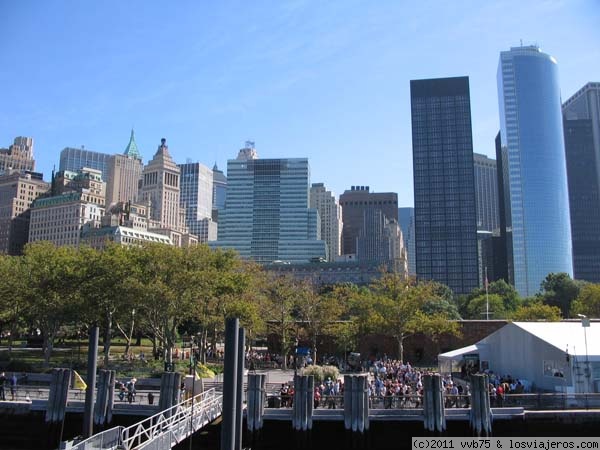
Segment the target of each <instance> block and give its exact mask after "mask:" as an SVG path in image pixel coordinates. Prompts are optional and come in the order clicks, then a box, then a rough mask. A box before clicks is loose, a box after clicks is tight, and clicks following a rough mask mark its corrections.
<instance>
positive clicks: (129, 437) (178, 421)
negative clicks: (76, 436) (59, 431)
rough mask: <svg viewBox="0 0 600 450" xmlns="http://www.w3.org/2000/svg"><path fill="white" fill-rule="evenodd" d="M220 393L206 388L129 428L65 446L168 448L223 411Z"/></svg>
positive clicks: (103, 449) (124, 449)
mask: <svg viewBox="0 0 600 450" xmlns="http://www.w3.org/2000/svg"><path fill="white" fill-rule="evenodd" d="M222 403H223V395H222V394H221V393H217V392H216V391H215V389H209V390H207V391H204V392H203V393H201V394H198V395H197V396H195V397H194V398H190V399H188V400H185V401H183V402H181V403H179V404H177V405H175V406H172V407H171V408H168V409H165V410H164V411H161V412H159V413H158V414H155V415H153V416H151V417H148V418H146V419H144V420H142V421H140V422H138V423H136V424H134V425H131V426H130V427H127V428H125V427H115V428H111V429H109V430H106V431H103V432H102V433H98V434H95V435H94V436H91V437H90V438H88V439H86V440H85V441H81V442H79V443H78V444H76V445H74V446H72V447H67V448H70V449H73V450H91V449H95V450H134V449H135V450H141V449H144V450H167V449H170V448H172V447H174V446H175V445H177V444H178V443H180V442H181V441H183V440H184V439H186V438H187V437H189V436H190V435H192V434H193V433H195V432H196V431H198V430H199V429H201V428H202V427H204V426H206V425H207V424H209V423H210V422H212V421H213V420H215V419H216V418H217V417H219V416H220V415H221V412H222Z"/></svg>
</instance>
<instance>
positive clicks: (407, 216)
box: [398, 207, 417, 276]
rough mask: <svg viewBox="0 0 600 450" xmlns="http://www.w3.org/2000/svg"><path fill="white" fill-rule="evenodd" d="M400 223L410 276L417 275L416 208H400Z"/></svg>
mask: <svg viewBox="0 0 600 450" xmlns="http://www.w3.org/2000/svg"><path fill="white" fill-rule="evenodd" d="M398 223H399V224H400V228H401V229H402V236H403V238H404V248H405V251H406V262H407V265H408V274H409V275H411V276H415V275H416V274H417V272H416V267H415V208H412V207H403V208H398Z"/></svg>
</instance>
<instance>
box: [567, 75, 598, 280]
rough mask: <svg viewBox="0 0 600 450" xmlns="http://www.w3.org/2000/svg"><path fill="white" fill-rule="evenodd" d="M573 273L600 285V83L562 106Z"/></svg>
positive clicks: (587, 85)
mask: <svg viewBox="0 0 600 450" xmlns="http://www.w3.org/2000/svg"><path fill="white" fill-rule="evenodd" d="M563 123H564V133H565V151H566V157H567V173H568V182H569V205H570V210H571V233H572V242H573V271H574V276H575V278H577V279H580V280H586V281H590V282H593V283H600V83H588V84H586V85H585V86H584V87H583V88H581V89H580V90H579V91H577V92H576V93H575V94H574V95H573V96H572V97H571V98H570V99H568V100H567V101H566V102H565V103H564V105H563Z"/></svg>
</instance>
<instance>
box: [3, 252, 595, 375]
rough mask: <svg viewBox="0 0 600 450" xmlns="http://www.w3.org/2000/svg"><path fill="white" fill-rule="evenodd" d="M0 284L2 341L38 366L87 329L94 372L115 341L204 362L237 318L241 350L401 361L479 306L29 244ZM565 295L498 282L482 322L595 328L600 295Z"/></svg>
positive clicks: (403, 285)
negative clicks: (362, 350) (64, 337)
mask: <svg viewBox="0 0 600 450" xmlns="http://www.w3.org/2000/svg"><path fill="white" fill-rule="evenodd" d="M0 280H1V281H0V283H2V286H1V289H0V334H1V333H3V332H6V331H10V337H9V340H12V338H13V336H16V335H17V334H19V332H22V331H26V332H28V333H31V332H32V331H35V332H39V334H40V335H41V338H42V340H43V352H44V360H45V364H46V365H48V364H49V362H50V358H51V355H52V351H53V347H54V345H55V341H56V339H57V337H58V336H59V335H60V334H61V333H64V331H65V330H69V329H70V330H83V331H85V330H87V327H89V326H90V325H91V324H98V325H99V326H100V327H101V329H102V336H103V339H102V341H103V354H104V361H105V364H108V362H109V357H110V349H111V341H112V338H113V336H117V335H119V336H121V337H123V338H124V339H125V342H126V348H125V353H128V352H129V348H130V346H131V343H132V339H133V338H134V336H146V337H148V338H149V339H151V341H152V344H153V347H154V350H155V352H156V351H157V350H158V349H163V354H162V356H163V357H164V358H165V359H166V360H167V361H171V360H172V351H173V348H174V347H175V343H176V341H177V339H178V336H179V335H181V334H183V333H187V334H193V335H194V336H197V338H198V341H199V345H200V347H201V349H202V352H201V354H202V355H204V354H205V350H206V349H207V348H209V346H213V348H214V346H215V344H216V342H217V340H218V339H219V338H220V337H221V335H222V333H223V330H224V323H225V319H226V318H228V317H239V318H240V320H241V323H242V325H243V326H244V327H245V328H246V330H247V332H248V335H249V337H250V338H251V339H253V338H256V337H260V336H265V335H266V334H268V333H273V334H275V335H277V337H278V340H279V342H280V345H281V347H280V349H279V351H280V352H281V354H282V355H286V354H288V353H289V351H290V350H291V349H292V348H293V346H294V341H295V339H296V337H297V336H298V335H299V333H300V334H301V336H302V338H303V339H306V340H309V341H310V342H311V343H312V347H313V349H316V342H317V337H318V336H320V335H324V334H328V335H331V336H334V337H335V339H336V342H337V343H338V345H339V347H340V348H341V349H344V348H345V349H348V350H352V349H353V348H356V347H357V345H358V340H359V339H360V337H361V336H364V335H366V334H368V333H378V334H382V335H387V336H390V337H393V338H394V339H395V340H396V342H397V345H398V350H397V351H398V355H399V357H400V358H402V357H403V342H404V339H406V337H408V336H409V335H411V334H413V333H417V332H423V333H426V334H427V335H428V336H429V337H430V338H431V339H433V341H434V342H436V341H437V340H438V339H439V338H440V336H441V335H442V334H444V333H449V334H454V335H457V334H458V333H459V328H458V324H457V323H456V322H453V321H452V320H453V319H460V318H461V317H464V318H477V319H481V318H483V317H484V316H482V314H481V313H482V312H484V311H485V302H486V295H485V292H484V291H482V290H476V291H474V292H473V293H472V294H471V295H469V296H464V297H459V298H458V299H456V298H454V296H453V294H452V292H451V291H450V289H449V288H448V287H446V286H444V285H442V284H439V283H436V282H416V281H415V280H414V279H404V277H403V276H401V275H400V274H395V273H383V274H382V276H381V277H380V278H379V279H377V280H376V281H374V282H373V283H372V284H371V285H369V286H365V287H357V286H355V285H350V284H344V285H336V286H326V287H321V288H317V287H316V286H314V285H312V284H311V283H309V282H307V281H298V280H295V279H293V278H292V277H289V276H284V275H279V274H274V273H270V272H265V271H263V270H262V269H261V268H260V267H259V266H257V265H255V264H253V263H249V262H245V261H242V260H241V259H239V258H238V257H237V255H236V254H235V253H234V252H230V251H222V250H216V251H213V250H210V249H209V248H208V247H206V246H203V245H200V246H196V247H189V248H174V247H170V246H165V245H159V244H157V245H147V246H142V247H122V246H118V245H111V246H108V247H107V248H106V249H105V250H103V251H97V250H94V249H91V248H85V247H83V248H80V249H75V248H71V247H56V246H54V245H53V244H51V243H49V242H39V243H35V244H30V245H28V246H27V247H26V249H25V252H24V255H23V256H19V257H15V256H1V257H0ZM569 283H574V282H573V281H572V280H570V279H568V277H566V278H565V276H563V274H558V275H554V274H551V275H549V276H548V278H547V279H546V281H545V282H544V284H543V286H542V287H543V291H542V294H541V295H540V296H538V297H537V298H533V299H520V298H519V296H518V295H517V293H516V292H515V290H514V289H513V288H512V287H511V286H509V285H507V284H506V283H504V282H496V283H492V284H491V285H490V286H489V295H488V299H489V305H490V310H491V311H492V312H493V315H492V316H491V317H492V318H513V319H517V320H536V319H546V320H558V319H560V316H561V309H562V308H563V307H565V308H566V309H562V314H563V315H564V314H565V311H566V312H567V314H568V313H569V312H570V311H573V312H578V313H583V314H587V315H588V316H590V317H599V316H600V314H599V313H600V308H599V306H600V286H598V285H592V284H583V285H580V284H577V283H575V284H576V286H578V289H577V291H576V292H575V291H572V290H571V289H570V287H569V286H571V284H569ZM566 296H568V298H569V299H570V300H569V303H568V307H566V305H565V304H564V299H565V298H566ZM11 346H12V341H9V347H11ZM316 357H317V355H316V354H314V355H313V359H315V360H316Z"/></svg>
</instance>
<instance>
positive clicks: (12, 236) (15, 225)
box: [0, 169, 50, 255]
mask: <svg viewBox="0 0 600 450" xmlns="http://www.w3.org/2000/svg"><path fill="white" fill-rule="evenodd" d="M49 189H50V184H49V183H47V182H45V181H44V180H43V179H42V176H41V174H36V173H35V172H34V173H28V172H21V171H19V170H16V169H9V170H8V171H6V172H4V175H0V253H4V254H9V255H20V254H21V253H22V251H23V246H24V245H25V244H26V243H27V240H28V239H29V219H30V210H29V208H30V206H31V204H32V203H33V201H34V200H35V199H37V198H38V197H40V196H41V195H43V194H45V193H46V192H47V191H48V190H49Z"/></svg>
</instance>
